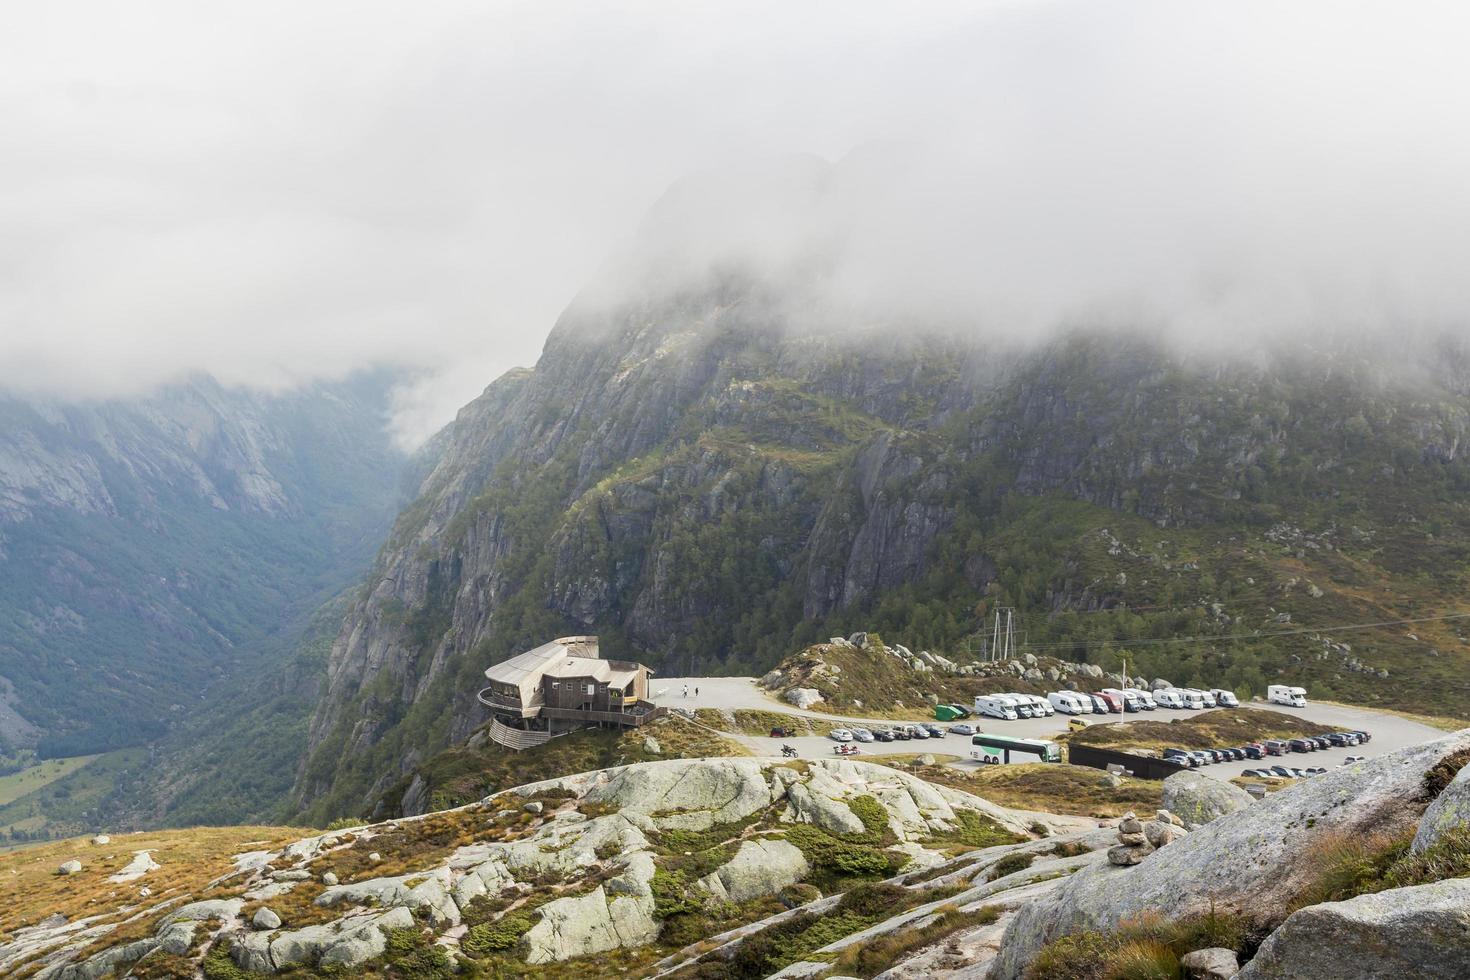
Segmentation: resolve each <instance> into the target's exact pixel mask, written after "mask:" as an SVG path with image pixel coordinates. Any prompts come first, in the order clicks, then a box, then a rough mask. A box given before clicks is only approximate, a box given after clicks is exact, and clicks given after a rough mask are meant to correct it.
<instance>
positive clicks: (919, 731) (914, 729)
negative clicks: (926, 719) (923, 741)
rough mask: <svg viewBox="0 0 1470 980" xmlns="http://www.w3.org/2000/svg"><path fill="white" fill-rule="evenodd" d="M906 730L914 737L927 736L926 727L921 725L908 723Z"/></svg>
mask: <svg viewBox="0 0 1470 980" xmlns="http://www.w3.org/2000/svg"><path fill="white" fill-rule="evenodd" d="M908 731H909V734H910V735H912V736H913V737H914V738H928V737H929V730H928V729H927V728H925V727H924V726H923V725H909V726H908Z"/></svg>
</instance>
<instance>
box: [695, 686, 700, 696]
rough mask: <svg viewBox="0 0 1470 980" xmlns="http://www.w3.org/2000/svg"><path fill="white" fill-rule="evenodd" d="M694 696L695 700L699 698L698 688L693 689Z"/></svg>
mask: <svg viewBox="0 0 1470 980" xmlns="http://www.w3.org/2000/svg"><path fill="white" fill-rule="evenodd" d="M694 696H695V697H696V698H697V697H699V688H697V687H696V688H695V689H694Z"/></svg>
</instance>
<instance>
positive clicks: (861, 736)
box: [852, 728, 873, 742]
mask: <svg viewBox="0 0 1470 980" xmlns="http://www.w3.org/2000/svg"><path fill="white" fill-rule="evenodd" d="M852 737H853V740H854V741H857V742H871V741H872V740H873V733H872V732H870V731H868V730H867V729H866V728H854V729H853V730H852Z"/></svg>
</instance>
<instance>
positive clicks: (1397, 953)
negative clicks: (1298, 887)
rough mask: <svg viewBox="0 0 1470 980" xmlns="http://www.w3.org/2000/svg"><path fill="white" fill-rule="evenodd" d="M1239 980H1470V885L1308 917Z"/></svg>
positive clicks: (1318, 909)
mask: <svg viewBox="0 0 1470 980" xmlns="http://www.w3.org/2000/svg"><path fill="white" fill-rule="evenodd" d="M1239 976H1240V980H1378V978H1381V977H1415V978H1423V980H1459V978H1463V977H1467V976H1470V879H1465V878H1456V879H1451V880H1449V881H1440V882H1435V883H1434V884H1430V885H1417V886H1414V887H1412V888H1394V889H1389V890H1388V891H1381V892H1376V893H1373V894H1369V895H1359V896H1358V897H1357V898H1352V899H1349V900H1347V901H1345V902H1324V903H1323V904H1320V905H1311V906H1308V907H1307V908H1304V909H1301V910H1300V911H1298V912H1294V913H1292V915H1291V916H1290V917H1289V918H1288V919H1287V920H1286V922H1284V923H1283V924H1282V925H1281V927H1280V928H1278V929H1277V930H1276V931H1275V932H1273V933H1272V934H1271V935H1270V936H1269V937H1267V939H1266V941H1265V942H1264V943H1263V944H1261V948H1260V950H1259V951H1258V952H1257V953H1256V956H1255V958H1254V959H1252V960H1251V961H1250V962H1249V963H1247V964H1246V967H1245V969H1244V970H1242V971H1241V972H1240V974H1239Z"/></svg>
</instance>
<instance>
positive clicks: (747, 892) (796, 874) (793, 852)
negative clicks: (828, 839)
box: [699, 840, 811, 902]
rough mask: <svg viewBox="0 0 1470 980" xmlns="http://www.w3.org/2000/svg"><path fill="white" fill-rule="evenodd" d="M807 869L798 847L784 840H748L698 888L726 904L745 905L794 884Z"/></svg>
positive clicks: (701, 880) (801, 877)
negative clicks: (726, 902) (740, 903)
mask: <svg viewBox="0 0 1470 980" xmlns="http://www.w3.org/2000/svg"><path fill="white" fill-rule="evenodd" d="M810 870H811V867H810V865H808V864H807V860H806V855H804V854H803V853H802V852H801V848H799V847H797V846H796V845H794V844H790V843H787V842H786V841H784V840H748V841H746V842H745V843H743V844H741V845H740V850H738V851H736V852H735V856H734V857H733V858H731V859H730V860H729V861H728V862H726V863H725V864H724V865H723V866H722V867H720V868H719V869H718V870H716V871H714V872H712V873H711V874H708V875H706V876H705V877H704V878H701V879H700V882H699V883H700V885H701V886H702V887H703V888H705V889H706V890H708V891H709V892H711V893H712V894H714V895H716V896H717V897H719V898H722V899H724V900H725V901H729V902H748V901H750V900H751V899H753V898H762V897H764V896H766V895H774V894H776V893H777V892H779V891H780V890H781V889H783V888H785V887H786V886H787V885H794V884H796V883H797V882H798V881H801V880H802V879H803V878H805V877H806V876H807V873H808V872H809V871H810Z"/></svg>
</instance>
